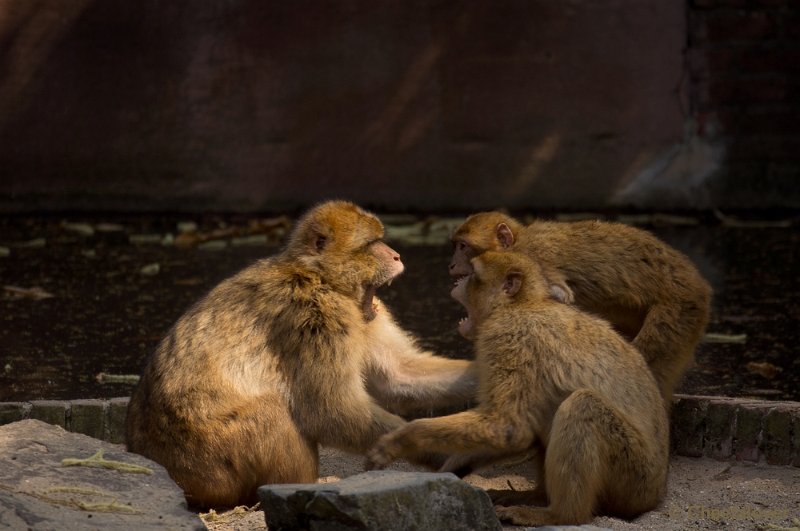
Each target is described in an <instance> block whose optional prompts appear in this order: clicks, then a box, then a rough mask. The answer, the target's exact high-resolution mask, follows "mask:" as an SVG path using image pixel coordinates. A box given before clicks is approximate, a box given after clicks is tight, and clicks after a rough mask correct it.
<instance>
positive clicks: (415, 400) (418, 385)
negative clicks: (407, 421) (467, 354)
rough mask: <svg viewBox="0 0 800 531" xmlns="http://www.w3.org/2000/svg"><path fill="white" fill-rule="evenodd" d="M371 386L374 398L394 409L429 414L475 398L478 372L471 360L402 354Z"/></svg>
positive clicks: (391, 409) (463, 404) (458, 407)
mask: <svg viewBox="0 0 800 531" xmlns="http://www.w3.org/2000/svg"><path fill="white" fill-rule="evenodd" d="M372 384H373V385H371V386H370V393H371V394H372V395H373V396H374V397H375V398H376V400H377V401H378V402H379V403H381V404H383V405H384V406H385V407H386V408H387V409H389V410H390V411H393V412H394V413H398V414H402V415H409V414H412V413H414V414H416V415H415V416H424V415H426V414H427V415H430V414H432V413H433V412H434V411H435V410H439V411H438V413H439V414H443V412H442V411H441V410H442V409H447V408H449V409H451V410H452V409H453V408H457V409H464V408H466V407H469V405H470V404H471V402H472V401H474V399H475V395H476V393H477V389H478V376H477V373H476V371H475V368H474V366H473V363H472V362H470V361H466V360H453V359H447V358H442V357H438V356H432V355H428V354H420V355H416V356H404V357H403V358H402V359H401V360H400V362H399V363H398V364H397V365H396V366H395V367H393V368H392V370H389V371H386V372H384V373H383V374H381V375H379V377H378V378H376V379H375V380H374V381H373V382H372Z"/></svg>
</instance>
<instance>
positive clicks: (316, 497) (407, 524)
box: [258, 471, 501, 531]
mask: <svg viewBox="0 0 800 531" xmlns="http://www.w3.org/2000/svg"><path fill="white" fill-rule="evenodd" d="M258 495H259V497H260V499H261V506H262V508H263V509H264V516H265V519H266V522H267V527H268V528H269V529H270V531H278V530H281V529H313V530H319V531H323V530H324V531H338V530H345V529H367V530H370V529H374V530H382V531H393V530H398V531H399V530H408V529H448V530H461V529H463V530H484V529H485V530H496V529H501V526H500V522H499V520H498V519H497V516H495V512H494V508H493V507H492V503H491V501H490V500H489V495H488V494H486V492H484V491H483V490H481V489H479V488H476V487H473V486H472V485H469V484H468V483H465V482H463V481H461V480H459V479H458V478H457V477H456V476H455V475H453V474H432V473H418V472H393V471H380V472H377V471H376V472H365V473H363V474H358V475H356V476H351V477H349V478H346V479H343V480H342V481H339V482H336V483H324V484H288V485H264V486H262V487H260V488H259V489H258Z"/></svg>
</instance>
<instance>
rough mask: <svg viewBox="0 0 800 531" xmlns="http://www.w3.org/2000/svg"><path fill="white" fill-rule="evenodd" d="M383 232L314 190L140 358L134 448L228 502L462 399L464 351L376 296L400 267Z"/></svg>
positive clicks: (289, 479) (186, 484)
mask: <svg viewBox="0 0 800 531" xmlns="http://www.w3.org/2000/svg"><path fill="white" fill-rule="evenodd" d="M382 237H383V226H382V224H381V223H380V221H379V220H378V219H377V218H376V217H375V216H373V215H372V214H369V213H367V212H365V211H363V210H361V209H360V208H358V207H357V206H355V205H353V204H351V203H347V202H343V201H331V202H327V203H322V204H321V205H319V206H317V207H315V208H313V209H312V210H310V211H309V212H308V213H306V215H305V216H304V217H303V218H302V219H301V220H299V221H298V224H297V226H296V228H295V229H294V231H293V232H292V234H291V235H290V238H289V242H288V244H287V246H286V248H285V250H284V251H283V252H282V253H280V254H278V255H276V256H274V257H271V258H267V259H264V260H261V261H259V262H257V263H255V264H253V265H252V266H250V267H248V268H246V269H244V270H243V271H241V272H240V273H238V274H236V275H235V276H233V277H231V278H229V279H227V280H225V281H223V282H222V283H220V284H219V285H218V286H217V287H215V288H214V289H213V290H212V291H211V292H210V293H209V294H208V295H207V296H206V297H205V298H204V299H202V300H200V301H199V302H198V303H197V304H195V305H194V307H192V308H191V309H190V310H188V311H187V312H186V314H185V315H183V316H182V317H181V318H180V319H179V320H178V321H177V323H176V324H175V325H174V327H173V328H172V330H171V331H170V332H169V333H168V335H167V336H166V337H165V338H164V339H163V340H162V341H161V343H160V344H159V345H158V347H157V348H156V350H155V352H154V353H153V355H152V356H151V358H150V359H149V360H148V363H147V365H146V367H145V369H144V372H143V374H142V378H141V380H140V382H139V384H138V386H137V387H136V389H135V390H134V392H133V396H132V397H131V400H130V404H129V407H128V416H127V421H126V439H127V444H128V448H129V449H130V450H131V451H133V452H136V453H139V454H142V455H144V456H146V457H149V458H151V459H153V460H154V461H156V462H158V463H160V464H162V465H163V466H164V467H165V468H166V469H167V470H168V471H169V473H170V475H171V476H172V478H173V479H174V480H175V481H176V482H177V483H178V485H180V486H181V487H182V488H183V489H184V491H185V493H186V496H187V500H188V501H189V502H190V503H192V504H194V505H197V506H206V507H213V506H217V507H222V506H231V505H236V504H240V503H252V502H254V501H255V500H256V489H257V487H258V486H260V485H263V484H267V483H302V482H314V481H316V479H317V469H318V445H320V444H322V445H329V446H333V447H337V448H340V449H343V450H347V451H352V452H358V453H363V452H365V451H366V450H367V449H368V448H370V447H371V446H372V445H373V444H374V442H375V441H376V440H377V439H378V437H379V436H380V435H382V434H384V433H387V432H388V431H391V430H392V429H395V428H398V427H400V426H402V425H404V424H405V420H403V419H402V418H401V417H399V416H397V414H402V413H404V412H407V411H411V410H419V409H426V408H438V407H452V406H458V405H460V406H463V405H465V404H466V403H467V402H469V401H470V400H471V399H472V398H473V397H474V394H475V390H476V386H477V377H476V375H475V373H474V369H473V367H472V364H471V362H468V361H463V360H451V359H446V358H442V357H437V356H434V355H432V354H430V353H428V352H423V351H420V350H419V349H418V348H417V347H416V346H415V344H414V342H413V340H412V338H411V337H410V336H409V335H408V334H407V333H405V332H404V331H402V330H401V329H400V328H399V327H398V326H397V325H396V324H395V322H394V321H393V320H392V317H391V315H390V314H389V311H388V310H387V309H386V308H385V307H384V306H383V304H382V303H381V302H380V301H379V300H378V299H377V298H375V290H376V289H377V288H378V287H380V286H381V285H383V284H384V283H387V282H391V280H392V279H393V278H395V277H396V276H397V275H399V274H400V273H401V272H402V271H403V264H402V262H401V261H400V256H399V255H398V254H397V253H395V252H394V251H393V250H392V249H391V248H389V247H388V246H387V245H386V244H384V243H383V242H382V240H381V238H382ZM382 406H384V407H382ZM385 408H388V409H391V410H392V411H393V412H390V411H388V410H387V409H385Z"/></svg>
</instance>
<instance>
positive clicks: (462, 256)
mask: <svg viewBox="0 0 800 531" xmlns="http://www.w3.org/2000/svg"><path fill="white" fill-rule="evenodd" d="M452 240H453V245H454V252H453V259H452V261H451V263H450V275H451V276H453V277H456V278H459V277H462V276H464V275H468V274H469V273H470V270H471V268H470V262H469V260H470V259H471V258H472V257H473V256H477V255H480V254H481V253H483V252H485V251H504V250H514V251H517V252H521V253H524V254H526V255H528V256H530V257H531V258H533V259H535V260H536V261H538V262H539V263H540V264H541V266H542V269H543V271H544V275H545V277H546V278H547V279H548V281H549V282H550V284H551V288H550V291H551V294H552V295H553V296H554V297H556V298H558V299H560V300H562V301H563V302H567V303H572V302H574V303H575V304H576V305H577V306H578V307H579V308H581V309H583V310H585V311H588V312H590V313H593V314H595V315H598V316H600V317H603V318H604V319H606V320H607V321H609V322H611V324H612V325H613V326H614V327H615V328H616V329H617V331H618V332H620V333H621V334H622V335H623V336H625V337H626V338H628V339H630V340H631V341H632V342H633V344H634V346H636V348H638V349H639V352H641V354H642V355H643V356H644V358H645V360H646V361H647V364H648V365H649V367H650V370H651V371H652V373H653V375H654V376H655V378H656V382H657V383H658V386H659V389H660V390H661V395H662V396H663V397H664V400H665V401H666V403H667V405H668V406H669V404H670V403H671V401H672V394H673V393H674V391H675V388H676V387H677V386H678V384H679V383H680V379H681V377H682V376H683V374H684V373H685V372H686V370H687V369H688V368H689V366H690V365H691V363H692V361H693V359H694V351H695V348H696V347H697V344H698V343H699V342H700V340H701V339H702V336H703V331H704V330H705V327H706V325H707V324H708V317H709V313H710V305H711V287H710V286H709V285H708V283H707V282H706V281H705V279H703V277H702V276H701V275H700V273H699V272H698V271H697V269H696V268H695V267H694V265H693V264H692V262H691V261H690V260H689V258H687V257H686V256H685V255H683V254H682V253H680V252H678V251H676V250H675V249H673V248H671V247H670V246H668V245H667V244H665V243H664V242H662V241H661V240H659V239H658V238H656V237H655V236H653V235H652V234H650V233H648V232H646V231H643V230H641V229H637V228H634V227H629V226H627V225H623V224H621V223H610V222H601V221H577V222H552V221H534V222H533V223H531V224H530V225H528V226H527V227H526V226H524V225H522V224H521V223H519V222H518V221H517V220H515V219H513V218H511V217H509V216H507V215H505V214H502V213H500V212H483V213H479V214H474V215H472V216H470V217H468V218H467V220H466V221H465V222H464V223H463V224H462V225H461V226H460V227H459V228H458V229H456V231H455V233H454V234H453V238H452Z"/></svg>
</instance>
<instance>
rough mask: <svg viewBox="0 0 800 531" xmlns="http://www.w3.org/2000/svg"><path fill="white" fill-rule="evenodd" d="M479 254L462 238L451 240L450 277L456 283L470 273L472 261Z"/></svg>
mask: <svg viewBox="0 0 800 531" xmlns="http://www.w3.org/2000/svg"><path fill="white" fill-rule="evenodd" d="M478 254H480V253H479V252H478V251H476V250H475V248H474V247H473V246H472V245H470V243H469V242H468V241H467V240H466V239H465V238H463V237H454V238H453V258H452V259H451V260H450V276H451V277H455V278H456V282H458V281H459V280H461V279H463V278H464V277H466V276H467V275H469V274H470V273H472V264H471V263H470V260H472V259H473V258H474V257H475V256H477V255H478Z"/></svg>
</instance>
